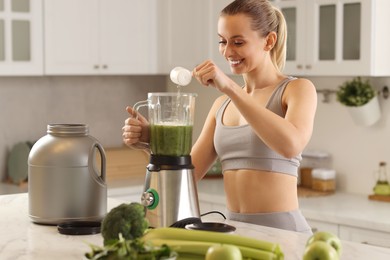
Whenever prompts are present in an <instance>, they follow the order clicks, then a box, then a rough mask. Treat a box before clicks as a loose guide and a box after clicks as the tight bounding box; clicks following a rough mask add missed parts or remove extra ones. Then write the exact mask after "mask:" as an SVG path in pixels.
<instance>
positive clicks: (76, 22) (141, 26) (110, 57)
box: [44, 0, 157, 75]
mask: <svg viewBox="0 0 390 260" xmlns="http://www.w3.org/2000/svg"><path fill="white" fill-rule="evenodd" d="M156 12H157V10H156V0H145V1H137V0H83V1H78V0H46V1H45V11H44V17H45V51H46V53H45V73H46V74H48V75H56V74H57V75H58V74H59V75H66V74H71V75H78V74H80V75H95V74H146V73H154V72H155V71H156V69H157V67H156V64H157V63H156V56H157V55H156V54H157V49H156V48H157V40H156V36H157V32H156V24H157V22H156V19H157V14H156Z"/></svg>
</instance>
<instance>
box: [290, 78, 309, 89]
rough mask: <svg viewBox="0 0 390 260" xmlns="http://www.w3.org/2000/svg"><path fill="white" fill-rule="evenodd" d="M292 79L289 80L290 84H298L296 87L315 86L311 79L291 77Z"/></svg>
mask: <svg viewBox="0 0 390 260" xmlns="http://www.w3.org/2000/svg"><path fill="white" fill-rule="evenodd" d="M290 78H291V80H290V81H289V83H288V85H289V86H296V87H304V88H314V89H315V86H314V84H313V82H311V81H310V80H309V79H306V78H296V77H290Z"/></svg>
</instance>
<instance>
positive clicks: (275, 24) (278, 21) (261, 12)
mask: <svg viewBox="0 0 390 260" xmlns="http://www.w3.org/2000/svg"><path fill="white" fill-rule="evenodd" d="M236 14H244V15H247V16H248V17H250V18H251V20H252V23H251V29H252V30H254V31H258V32H259V34H260V36H262V37H266V36H267V35H268V34H269V33H270V32H276V35H277V40H276V43H275V46H274V47H273V48H272V49H271V53H270V54H271V60H272V63H273V64H274V66H275V67H276V68H277V69H278V70H279V71H283V68H284V65H285V63H286V42H287V25H286V20H285V19H284V15H283V14H282V12H281V11H280V10H279V9H278V8H276V7H274V6H272V5H271V4H270V3H269V1H268V0H235V1H233V2H231V3H230V4H229V5H227V6H226V7H225V8H224V9H222V11H221V16H224V15H236Z"/></svg>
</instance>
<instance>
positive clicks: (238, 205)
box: [123, 0, 317, 233]
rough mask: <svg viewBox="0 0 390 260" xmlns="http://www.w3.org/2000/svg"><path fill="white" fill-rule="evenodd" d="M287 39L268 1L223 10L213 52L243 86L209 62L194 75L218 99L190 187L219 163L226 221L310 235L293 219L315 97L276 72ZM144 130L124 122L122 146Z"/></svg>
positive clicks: (302, 82) (195, 156) (249, 0)
mask: <svg viewBox="0 0 390 260" xmlns="http://www.w3.org/2000/svg"><path fill="white" fill-rule="evenodd" d="M286 33H287V32H286V24H285V20H284V17H283V15H282V13H281V12H280V11H279V10H277V9H275V8H274V7H272V6H271V5H270V3H269V2H268V1H267V0H236V1H233V2H232V3H231V4H229V5H228V6H227V7H225V8H224V9H223V10H222V12H221V15H220V18H219V21H218V35H219V38H220V41H219V50H220V53H221V54H222V55H223V56H224V57H225V59H226V60H227V61H228V62H229V64H230V69H231V72H232V73H234V74H240V75H242V76H243V79H244V82H245V84H244V86H239V85H237V84H236V83H235V82H234V81H233V80H231V79H230V78H229V77H228V76H226V75H225V74H224V73H223V72H222V71H221V70H220V69H219V68H218V67H217V66H216V65H215V64H214V63H213V61H211V60H207V61H205V62H203V63H202V64H200V65H198V66H197V67H196V68H194V70H193V76H194V77H195V78H196V79H197V80H198V81H199V82H200V83H201V84H202V85H204V86H209V87H214V88H216V89H217V90H219V91H220V92H221V93H222V94H223V95H222V96H221V97H219V98H217V99H216V100H215V102H214V104H213V106H212V107H211V110H210V112H209V114H208V116H207V119H206V122H205V124H204V127H203V129H202V132H201V134H200V136H199V138H198V140H197V141H196V143H195V144H194V146H193V148H192V151H191V157H192V162H193V164H194V166H195V170H194V172H195V176H196V179H197V180H200V179H201V178H202V177H203V176H204V175H205V174H206V172H207V170H208V169H209V168H210V166H211V165H212V164H213V162H214V161H215V159H216V158H217V157H219V159H220V161H221V164H222V171H223V176H224V188H225V193H226V199H227V210H228V212H227V215H228V218H229V219H231V220H236V221H243V222H248V223H254V224H259V225H264V226H270V227H275V228H281V229H286V230H293V231H297V232H305V233H311V229H310V227H309V225H308V224H307V222H306V220H305V218H304V217H303V215H302V214H301V212H300V211H299V205H298V197H297V175H298V173H297V172H298V167H299V163H300V160H301V152H302V150H303V149H304V147H305V146H306V145H307V143H308V142H309V140H310V137H311V134H312V129H313V121H314V116H315V110H316V105H317V94H316V91H315V88H314V86H313V84H312V83H311V82H310V81H308V80H306V79H297V78H293V77H288V76H286V75H284V74H283V73H282V72H281V71H282V69H283V66H284V62H285V53H286ZM128 112H129V113H130V114H132V113H133V111H132V110H131V108H128ZM145 126H147V121H146V120H145V119H144V118H140V120H135V119H132V118H129V119H127V120H126V122H125V126H124V127H123V139H124V142H125V143H126V144H127V145H129V146H130V145H132V144H134V143H136V142H138V141H140V140H141V141H147V140H148V136H147V135H148V134H147V127H145Z"/></svg>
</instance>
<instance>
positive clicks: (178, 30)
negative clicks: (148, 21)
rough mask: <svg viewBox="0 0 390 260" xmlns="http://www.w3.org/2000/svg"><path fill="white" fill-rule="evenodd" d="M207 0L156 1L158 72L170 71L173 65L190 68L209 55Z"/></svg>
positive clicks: (209, 26)
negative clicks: (157, 12)
mask: <svg viewBox="0 0 390 260" xmlns="http://www.w3.org/2000/svg"><path fill="white" fill-rule="evenodd" d="M208 2H209V1H208V0H196V1H194V0H164V1H159V2H158V10H159V19H158V20H159V25H158V26H159V30H158V31H159V34H158V39H159V53H158V55H159V57H160V58H161V60H160V63H159V65H160V66H159V68H160V72H162V73H169V72H170V71H171V70H172V69H173V68H174V67H176V66H181V67H185V68H187V69H189V70H192V69H193V68H194V67H195V66H196V65H198V64H199V63H201V62H202V61H204V60H205V59H207V58H209V42H210V41H209V30H210V29H211V27H212V26H213V25H211V24H210V22H209V17H210V15H209V14H210V9H209V7H208ZM212 2H214V1H212ZM214 28H216V27H214Z"/></svg>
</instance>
